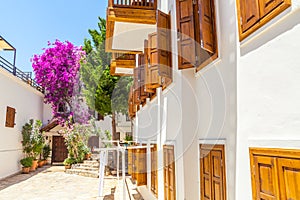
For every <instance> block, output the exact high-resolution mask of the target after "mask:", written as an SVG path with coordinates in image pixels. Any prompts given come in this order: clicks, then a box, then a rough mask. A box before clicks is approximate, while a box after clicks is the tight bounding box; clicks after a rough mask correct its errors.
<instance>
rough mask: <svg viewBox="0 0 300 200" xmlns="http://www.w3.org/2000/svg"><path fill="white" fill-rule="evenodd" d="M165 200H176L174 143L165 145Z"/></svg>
mask: <svg viewBox="0 0 300 200" xmlns="http://www.w3.org/2000/svg"><path fill="white" fill-rule="evenodd" d="M163 151H164V193H165V200H176V179H175V154H174V146H173V145H164V147H163Z"/></svg>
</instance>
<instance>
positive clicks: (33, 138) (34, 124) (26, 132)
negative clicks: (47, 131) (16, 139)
mask: <svg viewBox="0 0 300 200" xmlns="http://www.w3.org/2000/svg"><path fill="white" fill-rule="evenodd" d="M41 127H42V122H41V121H40V120H36V121H34V120H33V119H30V120H29V122H28V123H26V124H25V125H24V126H23V128H22V139H23V140H22V146H23V152H24V153H25V154H26V155H27V156H29V157H32V158H34V159H36V158H37V157H38V155H40V154H41V153H42V150H43V147H44V143H45V139H44V137H43V135H42V133H41V132H40V128H41Z"/></svg>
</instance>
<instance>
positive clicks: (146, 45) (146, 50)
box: [144, 40, 155, 94]
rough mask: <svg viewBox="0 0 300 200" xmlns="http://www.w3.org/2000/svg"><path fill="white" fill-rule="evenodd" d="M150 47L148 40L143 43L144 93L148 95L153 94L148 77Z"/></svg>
mask: <svg viewBox="0 0 300 200" xmlns="http://www.w3.org/2000/svg"><path fill="white" fill-rule="evenodd" d="M150 55H151V53H150V45H149V42H148V40H145V41H144V58H145V91H146V92H148V93H151V94H152V93H154V92H155V91H154V90H153V88H151V84H150V83H151V77H150V70H149V68H150Z"/></svg>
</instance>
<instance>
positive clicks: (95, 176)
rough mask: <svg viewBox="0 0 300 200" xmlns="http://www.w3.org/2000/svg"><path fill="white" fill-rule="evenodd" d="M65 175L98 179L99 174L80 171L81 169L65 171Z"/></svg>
mask: <svg viewBox="0 0 300 200" xmlns="http://www.w3.org/2000/svg"><path fill="white" fill-rule="evenodd" d="M66 173H67V174H76V175H79V176H85V177H92V178H98V177H99V174H98V172H94V171H88V170H81V169H67V170H66Z"/></svg>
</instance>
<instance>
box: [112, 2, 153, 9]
mask: <svg viewBox="0 0 300 200" xmlns="http://www.w3.org/2000/svg"><path fill="white" fill-rule="evenodd" d="M108 7H115V8H117V7H118V8H134V9H147V10H156V9H157V0H108Z"/></svg>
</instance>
